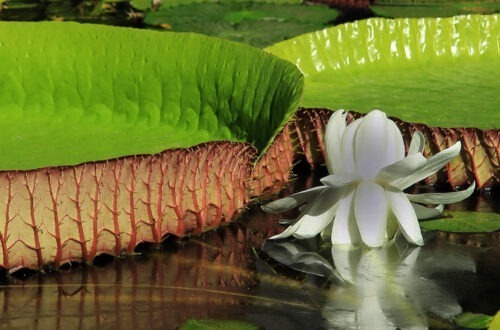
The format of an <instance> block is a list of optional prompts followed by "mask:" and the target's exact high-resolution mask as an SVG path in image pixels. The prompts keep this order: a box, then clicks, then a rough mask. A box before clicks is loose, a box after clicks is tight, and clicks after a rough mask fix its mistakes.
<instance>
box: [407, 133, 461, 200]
mask: <svg viewBox="0 0 500 330" xmlns="http://www.w3.org/2000/svg"><path fill="white" fill-rule="evenodd" d="M461 148H462V144H461V143H460V141H459V142H457V143H455V144H454V145H452V146H451V147H449V148H447V149H445V150H443V151H441V152H439V153H437V154H435V155H434V156H432V157H431V158H429V159H427V163H426V164H425V165H424V166H422V167H421V168H420V169H419V170H417V171H416V172H415V173H413V174H412V175H409V176H408V177H407V178H406V179H404V180H401V182H399V183H398V188H399V189H401V190H403V189H406V188H408V187H409V186H411V185H412V184H414V183H417V182H420V181H421V180H423V179H425V178H427V177H428V176H430V175H432V174H434V173H436V172H437V171H438V170H439V169H440V168H442V167H443V166H445V165H446V164H447V163H449V162H450V161H451V160H452V159H453V158H455V157H457V156H458V154H459V153H460V149H461Z"/></svg>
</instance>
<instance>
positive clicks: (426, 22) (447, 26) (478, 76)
mask: <svg viewBox="0 0 500 330" xmlns="http://www.w3.org/2000/svg"><path fill="white" fill-rule="evenodd" d="M499 36H500V22H499V16H498V15H490V16H488V15H485V16H481V15H475V16H474V15H473V16H457V17H452V18H445V19H433V18H426V19H395V20H391V19H383V18H375V19H369V20H365V21H358V22H354V23H352V24H345V25H340V26H336V27H333V28H328V29H324V30H321V31H317V32H314V33H310V34H306V35H302V36H299V37H296V38H294V39H291V40H288V41H284V42H281V43H278V44H275V45H273V46H271V47H269V48H267V51H269V52H271V53H273V54H275V55H278V56H280V57H282V58H284V59H287V60H289V61H291V62H292V63H295V64H296V65H297V66H298V67H299V68H300V70H301V71H302V72H303V73H304V75H305V86H306V87H305V93H304V101H303V102H302V105H303V106H305V107H324V108H330V109H338V108H345V109H354V110H356V111H360V112H367V111H369V110H371V109H373V108H380V109H382V110H383V111H385V112H387V113H388V114H390V115H393V116H396V117H398V118H401V119H402V120H405V121H408V122H413V123H418V122H424V123H425V124H428V125H431V126H441V127H477V128H481V129H496V128H498V123H500V112H499V111H498V104H499V103H500V96H499V94H498V92H497V91H498V90H500V80H499V79H498V74H497V72H499V71H500V61H499V57H500V48H499V47H498V43H499Z"/></svg>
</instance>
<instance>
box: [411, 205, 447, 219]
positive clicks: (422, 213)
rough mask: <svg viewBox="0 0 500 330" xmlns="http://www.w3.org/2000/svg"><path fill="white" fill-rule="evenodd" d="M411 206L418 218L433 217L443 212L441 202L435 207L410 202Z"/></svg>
mask: <svg viewBox="0 0 500 330" xmlns="http://www.w3.org/2000/svg"><path fill="white" fill-rule="evenodd" d="M411 206H413V210H415V214H416V215H417V219H418V220H426V219H431V218H435V217H437V216H438V215H440V214H441V213H443V205H442V204H441V205H438V206H436V207H425V206H422V205H420V204H416V203H411Z"/></svg>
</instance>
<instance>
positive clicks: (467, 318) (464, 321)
mask: <svg viewBox="0 0 500 330" xmlns="http://www.w3.org/2000/svg"><path fill="white" fill-rule="evenodd" d="M492 319H493V316H489V315H484V314H474V313H463V314H460V315H458V316H457V317H456V318H455V322H456V323H457V324H458V325H459V326H460V327H462V328H467V329H486V328H488V325H489V324H490V323H491V320H492Z"/></svg>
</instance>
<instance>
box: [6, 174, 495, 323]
mask: <svg viewBox="0 0 500 330" xmlns="http://www.w3.org/2000/svg"><path fill="white" fill-rule="evenodd" d="M311 180H312V181H311ZM313 182H314V179H310V181H309V182H305V183H304V182H299V183H297V185H299V186H302V185H304V184H305V185H309V184H311V183H313ZM488 198H489V197H487V196H486V201H487V203H486V202H482V201H480V202H477V203H478V204H479V205H481V208H482V210H483V211H484V210H486V209H488V210H489V211H491V210H492V208H493V206H492V205H494V204H495V203H492V202H491V200H490V201H488ZM483 199H484V198H483ZM470 203H472V202H469V204H470ZM485 205H486V206H485ZM488 205H489V206H488ZM454 207H462V206H454ZM278 219H279V217H278V216H276V215H269V214H264V213H263V212H261V211H260V210H259V209H258V208H257V207H255V208H252V209H250V210H249V211H248V212H247V214H246V215H245V216H244V217H243V218H242V219H240V220H239V221H238V222H237V223H234V224H232V225H230V226H226V227H224V228H220V229H219V230H217V231H212V232H209V233H206V234H205V235H203V236H202V237H197V238H195V237H193V238H188V239H185V240H182V241H179V240H175V239H168V240H167V241H166V242H165V243H164V244H163V246H161V247H159V248H155V247H152V246H146V245H145V246H142V247H141V249H139V250H140V251H141V252H140V254H138V255H137V256H133V257H124V258H120V259H111V258H110V259H109V260H107V259H106V258H102V259H101V260H100V261H99V262H98V264H99V265H96V266H81V265H77V266H75V267H73V268H72V269H70V270H66V271H56V272H49V273H47V274H35V275H32V276H30V277H28V275H31V274H28V273H24V274H23V273H18V274H15V275H17V276H18V277H23V276H26V277H28V278H27V279H24V280H20V279H16V278H14V277H8V278H5V279H4V282H5V283H3V284H1V285H0V327H2V328H6V329H7V328H8V329H16V328H19V329H26V328H32V329H57V328H65V329H67V328H70V327H73V328H82V329H88V328H106V329H107V328H114V329H130V328H147V329H150V328H158V329H175V328H176V327H178V326H179V325H180V324H182V323H183V322H185V321H186V320H188V319H191V318H197V319H233V320H234V319H236V320H245V321H249V322H252V323H254V324H256V325H258V326H260V327H262V328H265V329H306V328H307V329H336V328H338V329H350V328H352V329H356V328H357V326H358V325H359V324H362V322H363V320H364V319H365V318H367V317H369V319H371V320H375V321H377V322H379V324H380V326H386V327H387V328H391V327H393V328H394V326H400V327H402V326H409V325H421V324H423V323H422V322H424V323H425V324H427V325H428V326H431V327H433V328H437V329H446V328H453V325H452V323H451V322H450V321H449V319H450V318H452V317H453V315H454V314H456V313H458V312H460V311H467V312H475V313H485V314H490V315H492V314H494V313H495V312H496V310H497V309H498V308H499V307H500V297H498V296H496V295H494V294H493V292H495V290H496V289H498V283H499V280H500V278H499V275H498V274H500V264H499V263H498V260H499V257H500V244H499V241H500V237H499V233H498V232H497V233H494V234H483V235H478V234H477V235H456V234H454V235H450V234H430V235H428V236H427V243H426V245H425V246H424V247H423V248H421V249H418V250H414V249H412V248H404V249H403V250H405V251H403V252H401V249H399V247H398V249H399V250H397V251H396V250H394V251H396V252H394V251H389V250H388V251H387V253H386V252H380V253H378V252H377V253H378V254H372V255H370V254H367V253H364V252H363V253H361V255H360V254H359V253H357V254H356V253H354V254H352V255H344V256H343V255H342V253H340V254H339V253H338V251H337V252H335V251H333V250H331V249H330V248H327V249H326V250H325V249H324V248H322V247H321V246H320V245H318V246H316V247H312V248H311V247H310V246H309V247H308V248H310V249H312V250H311V251H316V252H318V254H319V255H321V256H323V257H324V258H325V260H328V262H331V263H332V264H333V263H334V264H335V267H337V268H338V269H339V270H340V269H341V267H343V266H345V267H347V268H346V269H347V271H348V274H350V275H347V277H349V276H352V278H351V279H350V281H352V282H354V285H347V286H346V285H344V286H342V285H339V282H338V281H335V280H333V281H330V282H328V281H325V280H324V279H322V278H321V277H318V276H314V275H308V274H305V273H303V272H299V271H296V270H293V269H291V268H288V267H286V266H282V265H279V264H278V263H277V262H276V261H274V260H273V259H272V258H271V257H270V256H269V254H267V253H264V252H262V251H260V247H261V246H262V244H263V243H264V241H265V239H266V238H267V237H269V236H271V235H272V234H274V233H277V232H278V230H280V226H279V225H278V224H277V221H278ZM294 244H295V243H294ZM315 249H316V250H315ZM381 251H382V250H381ZM415 251H416V252H415ZM330 252H331V254H330ZM388 256H390V257H388ZM345 258H347V259H345ZM342 260H344V261H345V260H351V261H350V262H349V263H347V264H345V263H344V262H343V261H342ZM353 260H355V261H353ZM342 265H343V266H342ZM353 265H355V266H353ZM346 269H344V270H346ZM344 275H345V274H342V276H344ZM408 320H409V321H408ZM408 322H409V323H408ZM412 322H413V323H412Z"/></svg>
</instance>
